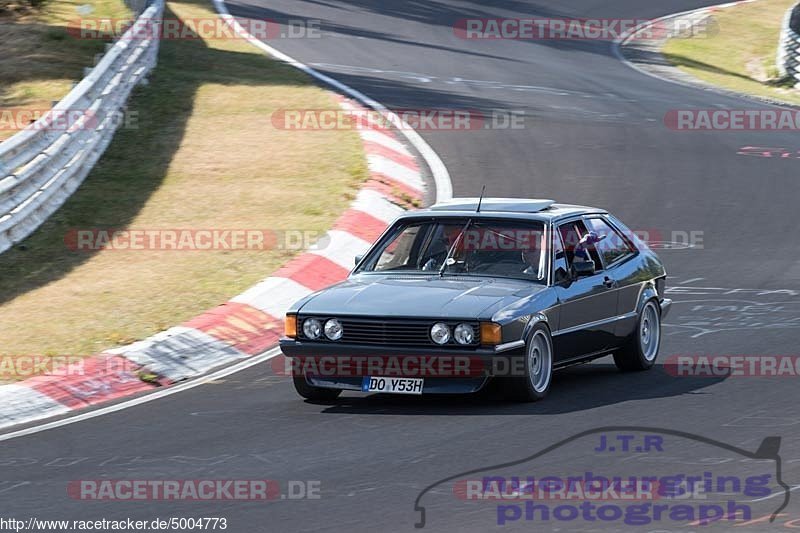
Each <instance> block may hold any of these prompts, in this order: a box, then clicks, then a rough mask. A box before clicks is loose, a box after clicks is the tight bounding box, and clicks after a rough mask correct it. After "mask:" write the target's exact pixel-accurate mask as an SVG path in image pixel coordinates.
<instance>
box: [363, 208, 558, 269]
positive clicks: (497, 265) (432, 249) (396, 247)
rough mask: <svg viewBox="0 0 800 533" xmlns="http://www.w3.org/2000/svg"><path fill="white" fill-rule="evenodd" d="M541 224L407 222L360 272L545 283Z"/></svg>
mask: <svg viewBox="0 0 800 533" xmlns="http://www.w3.org/2000/svg"><path fill="white" fill-rule="evenodd" d="M545 243H546V239H545V235H544V225H543V224H542V223H541V222H534V221H531V222H527V221H526V222H520V221H505V220H502V221H493V220H480V219H470V220H467V219H447V220H425V221H418V222H408V223H406V224H403V225H401V226H399V227H397V228H395V230H394V231H393V232H392V235H391V237H390V238H389V239H388V240H387V241H386V242H385V243H383V244H382V245H381V246H380V247H379V248H377V249H376V250H374V251H373V252H372V253H371V254H370V257H369V258H367V261H365V264H364V266H363V267H362V268H361V269H360V271H361V272H405V273H409V272H411V273H419V272H428V273H440V274H442V275H445V274H458V275H475V276H493V277H503V278H517V279H526V280H531V281H536V282H544V281H546V279H547V260H546V259H547V246H546V245H545Z"/></svg>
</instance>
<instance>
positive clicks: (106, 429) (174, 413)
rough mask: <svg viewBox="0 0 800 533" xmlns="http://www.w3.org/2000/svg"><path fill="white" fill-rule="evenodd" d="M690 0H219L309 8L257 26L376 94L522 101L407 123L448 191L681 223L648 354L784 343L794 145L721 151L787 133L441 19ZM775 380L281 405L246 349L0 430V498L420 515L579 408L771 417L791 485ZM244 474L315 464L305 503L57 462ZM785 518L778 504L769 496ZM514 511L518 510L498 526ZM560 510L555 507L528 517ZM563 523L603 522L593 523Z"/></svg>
mask: <svg viewBox="0 0 800 533" xmlns="http://www.w3.org/2000/svg"><path fill="white" fill-rule="evenodd" d="M709 4H711V2H703V1H702V0H674V1H672V2H670V3H669V5H668V6H665V5H664V3H663V2H655V1H641V0H601V1H598V0H575V1H573V2H569V3H565V2H554V1H525V0H504V1H497V2H483V3H478V2H464V1H457V0H440V1H437V0H429V1H424V2H423V1H404V2H400V1H392V0H383V1H381V2H373V1H371V0H369V1H368V0H235V1H233V2H230V3H228V4H227V5H228V8H229V10H230V11H231V13H232V14H233V15H234V16H236V17H252V18H258V19H272V20H278V21H289V20H296V19H311V20H314V21H316V20H318V21H320V23H321V24H320V26H321V29H322V36H321V38H320V39H287V40H282V41H280V42H271V43H270V45H272V46H274V47H276V48H278V49H280V50H281V51H282V52H285V53H286V54H288V55H290V56H292V57H294V58H297V59H298V60H300V61H303V62H304V63H306V64H308V65H310V66H312V67H313V68H315V69H316V70H318V71H320V72H322V73H323V74H325V75H328V76H331V77H333V78H335V79H338V80H340V81H341V82H343V83H345V84H347V85H349V86H351V87H353V88H355V89H356V90H358V91H360V92H362V93H364V94H366V95H367V96H369V97H370V98H373V99H375V100H377V101H379V102H381V103H383V104H384V105H386V106H387V107H388V108H390V109H408V108H410V109H442V108H447V109H459V110H464V109H466V110H477V111H481V112H482V113H484V114H487V115H491V114H493V113H494V114H496V115H497V114H502V113H506V112H515V113H524V116H525V119H524V127H523V128H516V129H491V128H485V129H480V130H476V131H422V132H421V135H422V136H423V137H424V138H425V140H426V141H427V142H428V143H429V144H430V145H431V146H432V147H433V148H434V149H435V150H436V151H437V152H438V154H439V155H440V156H441V158H442V160H443V161H444V163H445V164H446V165H447V167H448V169H449V171H450V175H451V177H452V180H453V189H454V194H455V195H456V196H460V195H475V194H477V193H479V192H480V189H481V186H482V185H484V184H485V185H486V186H487V194H491V195H492V196H531V197H549V198H555V199H558V200H560V201H566V202H574V203H585V204H590V205H599V206H602V207H606V208H608V209H610V210H611V211H612V212H614V213H616V214H617V215H618V216H619V217H620V218H622V219H623V220H625V221H626V222H627V223H628V224H629V225H630V226H631V227H633V228H635V229H639V230H645V231H649V232H650V234H651V238H652V236H653V235H657V236H660V237H661V238H660V239H658V238H656V239H655V240H664V241H675V240H682V239H683V238H684V237H685V236H691V235H692V232H694V238H695V241H694V242H695V245H696V246H694V247H689V248H678V249H667V250H663V251H662V252H661V255H662V257H663V259H664V260H665V262H666V264H667V267H668V270H669V272H670V275H671V276H672V278H671V279H670V285H671V286H672V287H673V289H672V297H673V298H674V299H675V301H676V303H675V305H674V307H673V311H672V313H671V315H670V316H669V318H668V320H667V324H666V325H665V328H664V337H663V345H662V358H663V359H662V362H663V360H664V359H666V358H667V357H669V356H670V355H677V354H745V355H753V356H768V355H774V354H795V353H797V348H796V338H797V335H798V332H800V319H799V318H798V317H799V316H800V313H799V312H798V311H799V310H800V305H799V304H800V269H798V263H797V261H796V258H795V253H794V251H795V250H797V249H798V248H799V247H800V233H798V232H797V231H796V222H795V217H796V211H797V209H796V203H797V198H798V194H800V182H798V180H797V171H798V168H800V167H798V165H800V161H798V160H797V159H793V158H788V157H787V158H781V157H757V156H752V155H742V154H741V153H740V152H744V153H753V152H758V150H743V147H746V146H751V147H769V148H772V149H778V148H782V149H786V150H788V151H796V150H797V149H798V148H800V146H798V144H800V143H799V142H798V140H797V136H796V135H795V134H792V133H781V132H704V133H690V132H681V131H674V130H671V129H669V128H667V127H666V126H665V124H664V117H665V115H666V114H667V113H669V112H670V111H672V110H679V109H760V108H765V106H764V105H762V104H758V103H754V102H752V101H749V100H745V99H740V98H736V97H729V96H723V95H719V94H715V93H712V92H709V91H703V90H698V89H694V88H691V87H683V86H679V85H675V84H669V83H664V82H662V81H659V80H657V79H654V78H652V77H648V76H644V75H642V74H641V73H639V72H637V71H635V70H633V69H631V68H629V67H628V66H626V65H625V64H623V63H622V62H620V61H619V60H618V59H617V58H616V57H615V55H614V53H613V51H612V46H611V43H609V42H589V41H585V42H576V41H505V40H496V41H478V40H464V39H460V38H459V37H458V36H456V35H455V33H454V31H453V24H454V23H455V22H456V21H457V20H458V19H463V18H497V17H512V18H524V17H534V16H536V17H554V18H586V17H592V18H626V19H633V18H655V17H658V16H662V15H665V14H667V13H669V12H676V11H684V10H689V9H692V8H696V7H701V6H703V5H709ZM723 31H724V28H723ZM676 236H679V237H680V238H678V237H676ZM699 236H702V243H700V242H699V241H698V240H697V239H698V237H699ZM700 244H702V245H700ZM797 397H798V395H797V378H735V379H734V378H730V379H724V378H722V377H717V378H708V377H681V378H677V377H673V376H671V375H670V374H669V373H668V372H666V371H664V369H663V367H660V368H659V369H657V370H654V371H652V372H648V373H644V374H619V373H617V371H616V370H615V369H614V368H613V367H612V366H611V365H610V361H608V360H603V361H600V362H598V363H596V364H592V365H587V366H583V367H580V368H574V369H569V370H566V371H564V372H562V373H559V374H557V375H556V377H555V380H554V383H553V388H552V392H551V395H550V396H549V397H548V399H547V400H546V401H545V402H540V403H537V404H531V405H511V404H506V403H502V402H499V401H496V400H493V399H492V398H490V397H489V396H488V395H484V396H478V397H474V398H472V397H470V398H445V399H441V398H422V399H419V398H417V399H414V398H412V399H407V398H399V399H395V398H388V399H387V398H380V397H372V398H364V397H359V396H347V395H345V397H344V398H343V399H342V401H340V402H339V403H337V404H335V405H328V406H324V405H314V404H310V403H304V402H302V401H300V400H299V399H298V398H297V397H296V396H295V394H294V391H293V390H292V387H291V385H290V383H289V382H288V380H286V379H285V378H282V377H277V376H276V375H275V373H274V372H273V371H272V369H271V368H270V367H268V366H259V367H253V368H249V369H247V370H245V371H242V372H240V373H237V374H234V375H231V376H228V377H226V378H224V379H221V380H219V381H216V382H213V383H210V384H207V385H204V386H202V387H195V388H193V389H191V390H188V391H186V392H184V393H182V394H178V395H174V396H170V397H169V398H165V399H163V400H161V401H159V402H157V403H150V404H145V405H142V406H139V407H135V408H132V409H128V410H125V411H122V412H119V413H117V414H115V415H114V416H113V417H101V418H96V419H92V420H87V421H85V422H81V423H78V424H74V425H70V426H66V427H62V428H58V429H54V430H50V431H47V432H44V433H39V434H36V435H31V436H27V437H22V438H18V439H13V440H10V441H7V442H5V443H4V446H3V448H2V451H0V464H3V465H4V466H3V467H2V468H3V473H4V478H3V479H4V480H5V481H4V485H0V491H3V492H2V497H3V499H4V501H5V503H6V508H8V509H12V510H13V511H14V514H16V515H20V516H40V517H51V518H91V517H96V518H100V517H106V518H112V517H113V518H120V517H134V518H140V519H153V518H155V517H167V516H170V515H171V516H226V517H227V518H228V523H229V530H231V531H262V530H265V528H269V529H270V530H276V531H290V530H294V531H341V530H345V529H347V530H353V531H367V530H374V529H378V528H380V529H383V530H400V529H406V530H408V529H410V528H412V527H413V524H414V523H416V522H417V521H418V519H419V515H418V513H416V512H415V511H414V502H415V499H416V497H417V495H418V494H419V492H420V491H421V490H422V489H423V488H425V487H429V486H434V484H435V483H436V482H437V480H440V479H444V478H448V477H449V476H454V475H457V474H458V473H459V472H469V471H471V470H476V469H478V470H479V469H480V467H482V466H486V465H493V464H499V463H503V462H506V461H513V460H515V459H518V458H524V457H527V456H530V455H531V454H532V453H533V452H534V451H536V450H540V449H544V448H546V447H547V446H549V445H551V444H552V443H555V442H558V441H561V440H562V439H567V438H568V437H570V436H572V435H575V434H577V433H579V432H582V431H590V430H592V429H594V428H596V427H597V426H599V425H613V426H637V425H641V426H660V427H663V428H668V429H670V430H673V431H679V432H689V433H696V434H700V435H704V436H706V437H708V438H711V439H715V440H716V441H722V442H725V443H730V444H731V445H732V446H733V447H738V448H742V449H746V450H755V449H756V448H758V447H759V443H760V442H761V440H762V439H763V438H764V437H767V436H771V435H776V436H782V437H783V441H782V447H781V457H782V458H783V463H782V465H783V479H784V480H785V481H786V483H787V484H788V485H789V486H790V487H795V486H797V485H798V484H800V471H799V470H798V466H797V465H799V464H800V445H798V442H800V439H799V438H798V437H800V415H798V412H797ZM695 444H696V445H687V447H686V448H685V450H683V451H682V453H685V455H684V456H681V457H682V458H681V459H677V457H679V456H680V454H679V453H678V452H677V451H674V450H672V452H674V455H671V457H672V459H671V463H670V461H669V460H666V459H665V460H664V461H662V466H663V464H666V463H670V464H675V462H676V461H680V462H682V464H704V463H703V461H706V460H710V459H709V458H714V457H719V456H720V454H721V453H722V452H719V451H713V450H708V449H701V448H698V446H700V445H699V444H698V443H695ZM738 448H737V449H738ZM668 456H669V454H667V455H665V456H664V457H668ZM629 459H630V457H625V456H615V455H609V456H608V457H607V460H606V461H605V462H604V466H605V467H607V468H612V469H613V468H615V467H619V468H620V469H622V468H623V467H624V465H626V464H629V462H628V460H629ZM656 459H657V458H656ZM749 460H752V456H751V457H750V458H749V459H748V458H747V457H744V458H739V459H736V460H732V461H733V463H731V464H737V465H741V468H742V469H743V470H742V471H745V470H747V468H750V467H749V466H747V465H748V464H749V463H747V461H749ZM693 461H697V462H696V463H693ZM655 462H658V461H655ZM547 464H548V466H549V467H552V468H554V469H561V471H563V472H567V471H571V470H574V469H575V468H576V465H578V464H579V460H578V459H577V458H576V456H574V455H572V454H570V453H559V452H555V453H554V454H552V455H550V456H549V457H548V462H547ZM653 464H655V463H653ZM590 467H591V465H590ZM654 468H655V467H654ZM524 473H528V472H524ZM254 477H258V478H269V479H275V480H282V481H288V480H318V481H319V482H320V483H321V493H320V495H321V498H320V499H312V500H302V501H275V502H271V503H269V504H264V503H257V502H249V503H244V502H217V503H198V502H183V503H175V502H163V501H146V502H86V501H80V500H74V499H72V498H70V497H69V496H67V495H66V494H65V486H67V484H68V483H69V481H71V480H76V479H87V478H88V479H99V478H108V479H121V478H124V479H150V478H158V479H202V478H214V479H236V478H245V479H250V478H254ZM432 493H436V494H433V498H434V500H435V499H436V498H437V497H438V498H439V500H437V502H438V503H436V502H434V503H431V504H429V505H428V508H427V514H428V520H429V522H428V525H429V526H430V527H432V528H435V529H434V530H436V531H439V530H452V531H469V530H475V531H485V530H487V529H488V526H487V523H488V524H489V525H491V523H492V520H493V519H492V515H491V509H487V508H480V507H471V508H468V509H467V510H466V511H464V512H460V513H453V512H449V513H448V509H450V507H453V506H455V504H454V502H455V501H456V500H454V499H453V497H452V494H451V495H450V496H448V494H447V489H442V490H441V491H439V492H437V491H436V490H432ZM426 497H427V496H426ZM437 513H438V514H437ZM786 513H787V514H788V516H789V517H794V518H797V517H800V513H798V512H797V509H794V510H792V506H791V505H790V507H789V510H787V511H786ZM445 516H446V517H447V518H446V519H445V518H444V517H445ZM487 520H488V522H487ZM535 525H536V524H531V523H530V522H527V523H526V522H522V521H521V522H518V523H517V524H516V527H517V528H524V529H528V530H530V529H531V528H532V527H534V526H535ZM567 525H568V526H569V524H567ZM540 526H542V525H541V524H540ZM558 527H561V528H562V529H563V527H565V526H564V524H555V523H550V524H545V525H544V526H542V527H541V529H542V530H550V528H552V529H553V530H556V529H558ZM570 527H571V528H572V529H576V530H586V529H592V530H607V531H618V530H619V528H620V526H619V524H617V523H614V522H609V523H600V522H598V523H595V524H587V523H583V522H582V523H580V524H572V525H571V526H570ZM741 530H743V531H744V530H746V528H741Z"/></svg>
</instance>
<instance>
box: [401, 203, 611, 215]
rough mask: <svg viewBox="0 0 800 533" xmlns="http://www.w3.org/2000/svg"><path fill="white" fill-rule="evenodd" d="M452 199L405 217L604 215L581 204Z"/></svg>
mask: <svg viewBox="0 0 800 533" xmlns="http://www.w3.org/2000/svg"><path fill="white" fill-rule="evenodd" d="M478 201H479V198H454V199H452V200H448V201H446V202H440V203H437V204H435V205H432V206H431V207H429V208H427V209H423V210H420V211H410V212H408V213H407V214H406V215H404V217H406V216H411V217H414V216H437V217H439V216H447V217H457V218H463V217H472V218H474V217H486V218H498V217H499V218H525V219H530V220H557V219H562V218H568V217H571V216H576V215H586V214H605V213H607V211H606V210H604V209H599V208H596V207H587V206H583V205H572V204H560V203H556V202H555V201H554V200H546V199H533V198H484V199H483V200H481V201H480V205H481V210H480V212H476V211H477V208H478Z"/></svg>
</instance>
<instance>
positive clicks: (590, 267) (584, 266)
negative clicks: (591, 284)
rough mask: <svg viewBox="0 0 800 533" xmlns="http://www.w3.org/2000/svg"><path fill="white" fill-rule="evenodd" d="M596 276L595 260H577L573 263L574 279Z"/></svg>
mask: <svg viewBox="0 0 800 533" xmlns="http://www.w3.org/2000/svg"><path fill="white" fill-rule="evenodd" d="M586 276H594V261H575V262H573V263H572V277H573V278H574V279H578V278H583V277H586Z"/></svg>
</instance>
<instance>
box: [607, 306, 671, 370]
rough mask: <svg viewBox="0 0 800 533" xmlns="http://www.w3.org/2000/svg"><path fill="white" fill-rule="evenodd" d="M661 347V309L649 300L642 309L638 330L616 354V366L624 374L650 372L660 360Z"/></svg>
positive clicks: (637, 324)
mask: <svg viewBox="0 0 800 533" xmlns="http://www.w3.org/2000/svg"><path fill="white" fill-rule="evenodd" d="M654 323H655V324H654ZM660 347H661V307H660V306H659V305H658V302H657V301H656V300H654V299H653V300H648V301H647V302H646V303H645V304H644V307H642V312H641V313H639V318H638V319H637V321H636V329H635V330H634V332H633V334H631V336H630V338H628V340H627V341H626V343H625V346H623V347H622V348H620V349H619V350H618V351H617V352H616V353H614V364H616V365H617V368H618V369H620V370H621V371H623V372H638V371H642V370H649V369H651V368H652V367H653V365H654V364H655V362H656V359H657V358H658V351H659V349H660Z"/></svg>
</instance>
